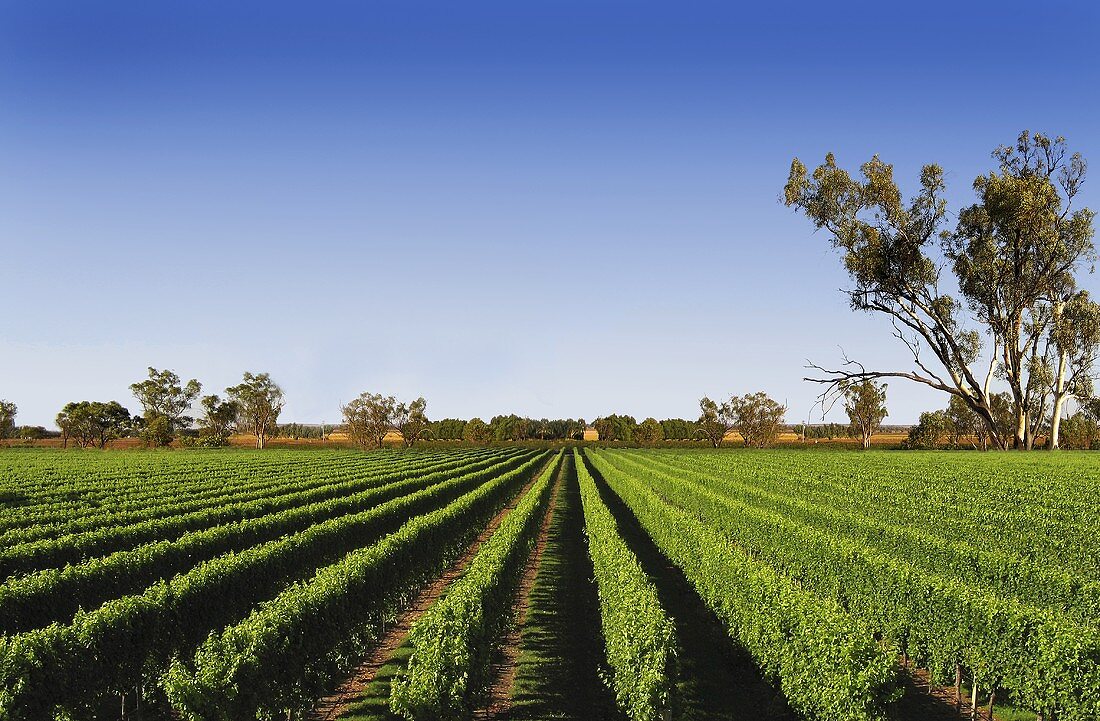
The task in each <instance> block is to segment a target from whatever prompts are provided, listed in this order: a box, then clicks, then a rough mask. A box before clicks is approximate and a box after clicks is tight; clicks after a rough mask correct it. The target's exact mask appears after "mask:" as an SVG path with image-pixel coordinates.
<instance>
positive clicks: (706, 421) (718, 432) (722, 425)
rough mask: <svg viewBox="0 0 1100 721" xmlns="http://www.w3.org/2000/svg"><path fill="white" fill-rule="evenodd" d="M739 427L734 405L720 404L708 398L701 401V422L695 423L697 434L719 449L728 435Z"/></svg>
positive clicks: (704, 397) (728, 403)
mask: <svg viewBox="0 0 1100 721" xmlns="http://www.w3.org/2000/svg"><path fill="white" fill-rule="evenodd" d="M736 427H737V416H736V413H735V411H734V408H733V405H732V404H731V403H730V402H729V401H727V402H725V403H718V402H716V401H712V400H711V399H710V398H708V397H707V396H703V397H702V398H700V399H699V420H697V421H695V433H696V435H701V436H703V437H704V438H706V439H707V440H708V441H710V443H711V445H712V446H714V447H715V448H717V447H718V446H720V445H722V440H723V439H724V438H725V437H726V434H727V433H729V432H730V431H732V430H733V429H734V428H736Z"/></svg>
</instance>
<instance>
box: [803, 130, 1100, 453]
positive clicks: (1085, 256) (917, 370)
mask: <svg viewBox="0 0 1100 721" xmlns="http://www.w3.org/2000/svg"><path fill="white" fill-rule="evenodd" d="M993 157H994V158H995V159H996V160H997V162H998V166H999V167H998V170H997V171H993V172H990V173H989V174H988V175H983V176H980V177H979V178H977V179H976V180H975V182H974V190H975V193H976V194H977V202H976V203H975V204H973V205H971V206H969V207H967V208H964V209H963V210H961V211H960V212H959V214H958V222H957V224H956V227H955V229H954V230H953V231H951V230H948V228H947V227H946V226H947V219H948V213H947V204H946V201H945V200H944V199H943V193H944V191H945V184H944V173H943V170H942V168H940V166H938V165H926V166H924V168H923V169H922V170H921V174H920V189H919V191H918V192H917V193H916V194H915V195H914V196H913V197H912V198H911V199H910V200H909V201H905V200H904V199H903V197H902V193H901V191H900V190H899V188H898V186H897V183H896V182H895V181H894V177H893V166H891V165H889V164H887V163H885V162H883V161H882V160H880V159H879V157H878V156H877V155H876V156H874V157H873V158H872V159H871V160H870V161H868V162H867V163H865V164H863V166H861V168H860V175H861V178H860V179H858V180H857V179H854V178H853V177H852V176H851V175H849V174H848V173H847V172H846V171H845V170H843V169H841V168H840V167H838V166H837V164H836V159H835V157H834V156H833V155H832V154H831V153H830V154H828V155H827V156H826V158H825V162H824V163H823V164H822V165H820V166H819V167H818V168H817V169H815V170H814V171H813V173H812V174H810V173H809V172H808V170H807V168H806V166H805V165H803V164H802V163H801V162H800V161H799V160H798V159H797V158H796V159H794V161H793V162H792V163H791V170H790V176H789V178H788V181H787V185H786V187H785V189H784V198H785V202H786V204H787V205H788V206H793V207H795V208H797V209H799V210H801V211H802V212H804V213H805V214H806V216H807V217H808V218H809V219H810V220H811V221H812V222H813V223H814V225H815V226H816V227H817V228H819V229H824V230H826V231H827V232H828V233H829V234H830V235H831V236H832V238H831V240H832V243H833V244H834V246H835V247H837V248H838V249H840V250H841V252H842V255H843V261H844V267H845V269H846V270H847V271H848V274H849V276H850V277H851V279H852V281H853V287H852V288H851V289H849V290H847V291H845V292H846V293H847V295H848V298H849V301H850V303H851V306H852V308H853V310H860V311H867V312H872V313H879V314H882V315H885V316H887V317H888V318H889V319H890V321H891V324H892V326H893V334H894V336H895V337H896V338H897V339H898V340H899V341H901V342H902V343H903V344H904V345H905V346H906V347H907V348H908V350H909V352H910V353H911V355H912V359H913V365H914V367H913V368H912V369H909V370H897V371H882V370H873V369H868V368H866V367H865V366H864V365H862V364H861V363H859V362H857V361H854V360H851V359H848V358H847V357H845V358H844V360H843V363H842V365H841V366H840V367H839V368H832V369H829V368H824V367H821V366H819V365H816V364H811V367H812V368H814V369H815V370H817V371H820V375H819V376H816V377H810V378H807V380H810V381H813V382H817V383H821V384H824V386H825V391H824V393H823V394H822V400H823V401H824V400H825V399H826V398H829V397H835V394H837V393H841V392H842V388H843V387H844V385H845V384H847V383H850V382H853V381H863V380H869V379H881V378H905V379H907V380H910V381H913V382H916V383H921V384H923V385H926V386H929V387H931V388H934V389H936V390H940V391H943V392H946V393H949V394H952V395H955V396H958V397H959V398H961V399H962V401H963V402H964V403H966V405H967V406H968V407H970V409H971V410H972V411H974V413H975V414H976V415H977V416H978V417H979V418H980V419H981V422H982V424H983V425H984V427H985V429H986V432H987V434H988V436H989V437H990V438H991V439H992V440H993V442H994V443H995V444H996V445H998V446H1000V447H1002V448H1007V447H1008V446H1010V445H1011V446H1014V447H1016V448H1030V447H1031V445H1032V444H1033V443H1034V440H1035V435H1036V432H1037V429H1038V424H1039V423H1040V422H1041V421H1042V418H1043V417H1044V414H1045V409H1046V407H1047V403H1048V401H1049V398H1050V396H1051V383H1050V372H1049V364H1048V363H1045V362H1044V354H1043V349H1044V347H1045V346H1046V344H1047V343H1049V342H1050V341H1051V338H1052V336H1051V333H1052V331H1053V329H1054V318H1055V316H1056V309H1057V308H1058V307H1059V304H1060V303H1063V302H1067V299H1068V298H1070V297H1071V296H1072V295H1073V294H1074V293H1075V292H1076V275H1077V273H1078V272H1080V271H1081V269H1082V268H1083V267H1084V266H1085V265H1086V264H1087V263H1088V261H1090V260H1091V259H1093V258H1094V251H1093V245H1092V236H1093V213H1092V211H1090V210H1089V209H1087V208H1079V209H1074V208H1073V202H1074V199H1075V198H1076V196H1077V195H1078V193H1079V191H1080V188H1081V184H1082V182H1083V180H1084V176H1085V170H1086V165H1085V162H1084V160H1083V159H1082V158H1081V156H1080V155H1079V154H1076V153H1075V154H1072V155H1068V154H1067V150H1066V146H1065V140H1064V139H1063V138H1060V137H1058V138H1054V139H1051V138H1049V137H1047V136H1045V135H1042V134H1038V133H1036V134H1034V135H1032V134H1030V133H1028V132H1026V131H1025V132H1024V133H1022V134H1021V135H1020V136H1019V138H1018V140H1017V142H1016V144H1015V145H1014V146H1012V147H1007V146H1002V147H1000V148H998V149H997V150H996V151H994V153H993ZM937 241H938V242H937ZM944 269H950V271H951V273H952V276H953V280H954V283H955V285H957V287H958V289H959V292H960V294H961V298H956V297H954V296H952V295H951V294H949V293H947V292H946V291H945V290H944V289H943V285H944V283H943V282H942V281H943V280H944V279H943V278H942V277H941V275H942V271H943V270H944ZM926 351H927V352H926ZM929 355H930V356H931V357H929ZM995 380H1000V381H1003V382H1004V383H1005V384H1006V385H1007V386H1008V388H1009V393H1010V396H1011V400H1012V409H1013V414H1014V420H1015V423H1014V428H1013V429H1012V431H1011V433H1005V432H1004V431H1003V429H1002V428H1001V427H999V424H998V423H997V419H996V418H995V417H994V410H993V397H994V395H995V394H996V391H995V390H994V388H993V383H994V381H995Z"/></svg>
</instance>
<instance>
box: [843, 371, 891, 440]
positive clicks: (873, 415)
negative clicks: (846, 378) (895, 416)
mask: <svg viewBox="0 0 1100 721" xmlns="http://www.w3.org/2000/svg"><path fill="white" fill-rule="evenodd" d="M843 392H844V412H845V413H847V414H848V420H849V422H850V423H851V426H850V430H851V431H852V432H853V433H854V434H857V435H858V437H859V438H860V439H861V440H862V441H863V448H864V449H867V448H870V447H871V436H872V435H874V433H875V431H877V430H878V429H879V427H880V426H881V425H882V421H883V419H884V418H886V416H887V415H889V414H888V413H887V411H886V384H885V383H876V382H875V381H873V380H870V379H867V380H862V381H858V382H852V383H846V384H844V386H843Z"/></svg>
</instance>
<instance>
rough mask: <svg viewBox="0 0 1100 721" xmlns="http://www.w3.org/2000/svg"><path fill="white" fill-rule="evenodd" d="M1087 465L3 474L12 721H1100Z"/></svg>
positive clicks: (496, 463) (541, 455) (405, 455)
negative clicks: (970, 720)
mask: <svg viewBox="0 0 1100 721" xmlns="http://www.w3.org/2000/svg"><path fill="white" fill-rule="evenodd" d="M1098 487H1100V467H1097V466H1096V465H1095V464H1094V463H1092V462H1091V461H1090V460H1089V457H1088V456H1087V455H1084V454H1077V453H1072V452H1063V453H1058V454H1038V455H1031V454H1028V455H1023V454H1020V455H1010V454H982V453H973V452H971V453H966V452H955V453H944V452H929V453H921V452H913V453H905V454H901V453H896V452H894V453H891V452H885V451H871V452H857V451H831V452H815V451H812V450H772V451H759V452H753V451H734V450H717V451H710V450H699V449H672V448H664V449H645V450H642V449H628V448H600V447H596V446H593V445H587V446H585V447H583V448H575V449H574V448H569V447H564V448H562V447H557V448H536V447H523V446H494V447H488V448H472V447H449V448H444V449H440V448H432V447H430V446H429V447H425V448H423V449H418V450H406V451H396V450H387V451H378V452H368V453H364V452H357V451H349V450H320V449H310V450H268V451H266V452H262V453H260V452H252V451H242V450H236V449H225V450H213V451H204V450H188V451H168V452H69V453H63V452H59V451H57V450H50V449H10V450H7V451H4V452H3V453H0V504H2V505H0V539H2V543H0V573H2V576H3V583H2V584H0V620H2V624H3V628H2V630H3V638H2V639H0V719H5V720H10V721H15V720H23V719H26V720H38V719H51V718H58V719H62V718H65V719H105V718H132V719H160V718H185V719H329V718H331V719H335V718H344V719H361V720H365V719H398V718H415V719H431V718H463V717H469V716H471V715H473V714H476V715H477V716H478V717H480V718H497V719H504V718H511V719H543V718H572V719H582V718H606V719H632V720H636V721H654V720H656V719H663V718H670V717H671V718H677V719H680V718H683V719H697V718H698V719H711V718H713V719H718V718H773V719H798V718H812V719H827V720H836V721H860V720H868V719H886V718H900V719H918V718H921V719H924V718H933V719H934V718H944V719H948V718H963V717H966V716H967V715H969V713H970V711H971V709H975V708H977V707H980V708H978V710H979V711H980V713H981V714H982V715H983V717H984V715H985V714H986V713H988V710H989V709H990V708H993V709H994V710H995V713H996V714H997V715H998V717H999V718H1002V719H1010V718H1011V719H1015V718H1023V717H1025V716H1024V714H1029V715H1028V716H1026V717H1028V718H1035V717H1036V716H1037V715H1040V714H1041V715H1042V717H1043V718H1044V719H1047V720H1049V719H1059V720H1062V719H1065V720H1068V719H1075V720H1076V719H1081V720H1083V719H1095V718H1098V717H1100V570H1098V569H1100V542H1098V541H1097V538H1098V533H1100V501H1098V500H1097V498H1096V493H1095V491H1096V489H1097V488H1098Z"/></svg>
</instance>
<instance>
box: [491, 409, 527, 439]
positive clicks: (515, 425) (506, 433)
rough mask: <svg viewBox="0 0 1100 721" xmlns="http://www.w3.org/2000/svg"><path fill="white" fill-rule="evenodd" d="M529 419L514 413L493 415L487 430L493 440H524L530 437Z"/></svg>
mask: <svg viewBox="0 0 1100 721" xmlns="http://www.w3.org/2000/svg"><path fill="white" fill-rule="evenodd" d="M530 430H531V421H530V420H529V419H527V418H521V417H520V416H517V415H515V414H512V415H508V416H493V417H492V418H491V419H490V420H489V431H490V433H491V434H492V437H493V440H494V441H525V440H527V439H528V438H530Z"/></svg>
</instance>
